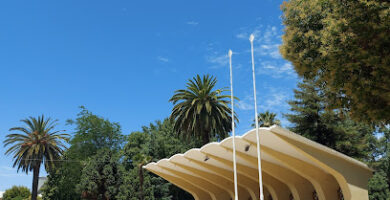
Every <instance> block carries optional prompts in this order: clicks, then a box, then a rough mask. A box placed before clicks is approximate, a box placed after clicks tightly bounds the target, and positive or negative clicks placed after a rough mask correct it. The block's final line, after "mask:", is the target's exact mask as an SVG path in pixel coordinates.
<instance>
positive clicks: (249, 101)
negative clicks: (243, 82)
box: [237, 95, 255, 110]
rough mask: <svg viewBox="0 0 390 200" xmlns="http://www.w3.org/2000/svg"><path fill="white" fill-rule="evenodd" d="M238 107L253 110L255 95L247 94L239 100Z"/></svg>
mask: <svg viewBox="0 0 390 200" xmlns="http://www.w3.org/2000/svg"><path fill="white" fill-rule="evenodd" d="M237 107H238V109H240V110H253V109H254V107H255V106H254V103H253V95H246V96H245V97H244V98H243V99H241V100H240V101H238V102H237Z"/></svg>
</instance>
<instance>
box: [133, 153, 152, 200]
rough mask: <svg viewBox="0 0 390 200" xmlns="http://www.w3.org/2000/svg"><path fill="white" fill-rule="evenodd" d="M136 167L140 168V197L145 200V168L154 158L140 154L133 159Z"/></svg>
mask: <svg viewBox="0 0 390 200" xmlns="http://www.w3.org/2000/svg"><path fill="white" fill-rule="evenodd" d="M133 160H134V163H135V165H136V166H137V167H138V176H139V196H140V200H144V169H143V166H144V165H146V164H148V163H149V162H150V161H151V160H152V157H151V156H148V155H145V154H142V153H139V154H137V155H135V156H134V158H133Z"/></svg>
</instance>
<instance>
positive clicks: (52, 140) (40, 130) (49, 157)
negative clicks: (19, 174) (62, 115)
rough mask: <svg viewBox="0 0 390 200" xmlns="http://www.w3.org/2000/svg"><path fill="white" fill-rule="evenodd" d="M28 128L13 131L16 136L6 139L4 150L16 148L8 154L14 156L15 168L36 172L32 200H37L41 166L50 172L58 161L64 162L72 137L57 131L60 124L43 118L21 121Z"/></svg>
mask: <svg viewBox="0 0 390 200" xmlns="http://www.w3.org/2000/svg"><path fill="white" fill-rule="evenodd" d="M21 122H23V123H24V124H25V126H20V127H14V128H11V129H10V131H16V132H19V133H12V134H9V135H7V136H6V140H5V141H4V146H8V145H12V146H11V147H10V148H9V149H8V150H7V151H6V154H7V155H8V154H13V158H14V165H13V166H14V167H17V168H18V171H19V170H22V171H24V172H26V173H28V172H29V171H33V181H32V197H31V199H32V200H36V199H37V195H38V178H39V170H40V168H41V164H42V163H43V164H44V166H45V169H46V170H47V171H49V170H50V169H52V168H53V167H54V166H55V164H56V161H57V160H59V159H60V158H61V155H62V154H63V151H64V149H65V148H66V146H65V144H64V142H66V141H67V140H68V135H67V134H64V133H61V132H62V131H56V130H55V125H56V123H57V120H51V119H50V118H45V117H44V116H43V115H42V116H39V117H37V118H35V117H29V118H27V119H23V120H21Z"/></svg>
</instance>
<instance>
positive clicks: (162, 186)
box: [119, 119, 201, 200]
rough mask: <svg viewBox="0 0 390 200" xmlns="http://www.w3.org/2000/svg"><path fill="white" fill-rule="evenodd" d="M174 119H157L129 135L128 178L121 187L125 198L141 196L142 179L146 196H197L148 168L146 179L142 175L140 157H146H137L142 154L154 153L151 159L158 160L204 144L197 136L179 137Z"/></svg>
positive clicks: (176, 198) (149, 198)
mask: <svg viewBox="0 0 390 200" xmlns="http://www.w3.org/2000/svg"><path fill="white" fill-rule="evenodd" d="M173 123H174V122H172V121H171V120H169V119H165V120H163V121H156V122H155V123H151V124H150V125H148V126H144V127H143V128H142V131H137V132H133V133H131V134H130V135H129V137H128V139H127V144H126V145H125V146H124V148H123V152H122V153H123V161H124V166H125V168H126V173H125V175H124V181H125V182H124V184H123V185H122V188H121V198H119V199H134V200H138V199H140V195H141V194H140V192H139V188H140V187H141V182H143V183H142V185H143V186H142V187H143V190H144V191H143V194H144V199H145V200H152V199H161V200H169V199H172V200H179V199H180V200H190V199H193V198H192V196H191V195H190V194H188V193H187V192H185V191H184V190H181V189H180V188H178V187H176V186H174V185H172V184H170V183H169V182H167V181H165V180H164V179H162V178H161V177H159V176H156V175H154V174H153V173H150V172H148V171H144V174H143V180H141V179H140V173H139V172H140V171H139V165H138V164H139V162H137V161H138V160H142V159H139V158H137V157H139V154H142V155H143V156H149V157H151V158H152V160H151V161H158V160H160V159H163V158H168V157H170V156H172V155H174V154H177V153H184V152H185V151H187V150H189V149H191V148H195V147H198V146H199V145H200V144H201V141H200V140H198V139H197V138H193V139H191V140H183V139H182V138H178V137H177V135H176V133H175V131H174V124H173ZM143 156H142V157H143ZM147 160H149V159H147ZM145 163H146V162H145Z"/></svg>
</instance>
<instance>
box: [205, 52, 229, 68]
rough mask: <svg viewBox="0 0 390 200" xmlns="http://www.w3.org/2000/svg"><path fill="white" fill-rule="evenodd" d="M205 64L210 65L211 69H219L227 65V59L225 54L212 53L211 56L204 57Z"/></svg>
mask: <svg viewBox="0 0 390 200" xmlns="http://www.w3.org/2000/svg"><path fill="white" fill-rule="evenodd" d="M206 60H207V62H209V63H211V64H212V66H211V68H213V69H216V68H221V67H225V66H227V65H228V64H229V57H228V55H227V54H218V53H216V52H214V53H213V54H212V55H210V56H207V57H206Z"/></svg>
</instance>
